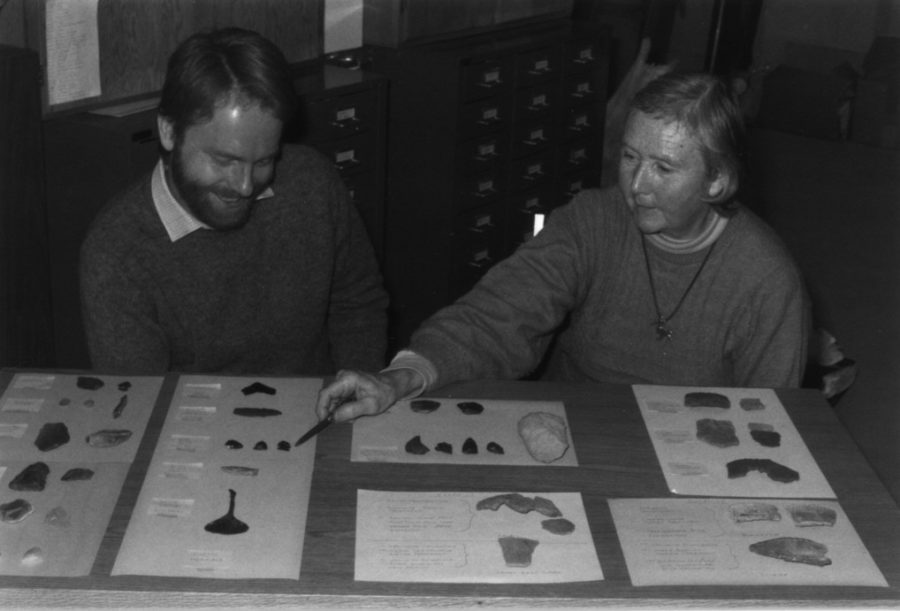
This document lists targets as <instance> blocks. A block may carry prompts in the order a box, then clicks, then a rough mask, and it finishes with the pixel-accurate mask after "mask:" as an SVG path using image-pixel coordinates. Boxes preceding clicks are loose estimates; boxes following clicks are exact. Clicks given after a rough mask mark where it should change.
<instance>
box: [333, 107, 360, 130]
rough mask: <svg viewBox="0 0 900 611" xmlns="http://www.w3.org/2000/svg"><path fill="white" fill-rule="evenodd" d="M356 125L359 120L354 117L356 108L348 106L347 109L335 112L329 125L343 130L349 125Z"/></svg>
mask: <svg viewBox="0 0 900 611" xmlns="http://www.w3.org/2000/svg"><path fill="white" fill-rule="evenodd" d="M357 123H359V119H358V118H357V117H356V108H355V107H353V106H350V107H349V108H341V109H339V110H338V111H336V112H335V113H334V120H333V121H332V122H331V125H332V126H334V127H341V128H343V127H347V126H349V125H356V124H357Z"/></svg>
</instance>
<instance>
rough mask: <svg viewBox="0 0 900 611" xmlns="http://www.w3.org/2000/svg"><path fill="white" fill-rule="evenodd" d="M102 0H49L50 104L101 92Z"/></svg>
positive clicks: (48, 73)
mask: <svg viewBox="0 0 900 611" xmlns="http://www.w3.org/2000/svg"><path fill="white" fill-rule="evenodd" d="M98 3H99V0H47V3H46V5H45V6H46V26H47V30H46V39H47V100H48V103H49V104H50V105H54V104H64V103H66V102H75V101H77V100H82V99H84V98H91V97H95V96H99V95H100V94H101V87H100V35H99V28H98V25H97V5H98Z"/></svg>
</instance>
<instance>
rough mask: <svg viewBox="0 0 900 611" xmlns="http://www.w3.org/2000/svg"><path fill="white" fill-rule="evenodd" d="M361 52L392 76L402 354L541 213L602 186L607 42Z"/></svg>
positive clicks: (564, 28) (566, 32)
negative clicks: (427, 321)
mask: <svg viewBox="0 0 900 611" xmlns="http://www.w3.org/2000/svg"><path fill="white" fill-rule="evenodd" d="M364 51H365V57H366V62H367V63H366V66H367V68H370V69H371V70H373V71H375V72H378V73H380V74H384V75H385V76H387V77H388V78H389V79H390V96H389V133H388V158H389V164H388V200H387V201H388V202H389V208H388V217H387V219H386V251H385V277H386V282H387V285H388V289H389V291H390V293H391V301H392V306H391V320H392V340H393V343H394V344H395V347H402V346H403V345H405V344H406V342H407V341H408V339H409V336H410V334H411V333H412V331H413V330H415V328H416V327H417V326H418V325H419V324H420V323H421V322H422V320H424V319H425V318H426V317H427V316H429V315H430V314H431V313H433V312H434V311H435V310H437V309H438V308H440V307H442V306H444V305H446V304H448V303H450V302H452V301H453V300H454V299H456V298H457V297H459V296H460V295H461V294H463V293H464V292H465V291H467V290H468V289H469V288H471V286H472V285H473V284H474V283H475V282H476V281H477V280H478V279H479V278H480V277H481V276H482V275H483V274H484V273H485V271H487V269H489V268H490V267H491V266H492V265H493V264H495V263H496V262H498V261H500V260H501V259H503V258H505V257H506V256H508V255H509V254H510V253H511V252H512V251H513V250H515V248H517V247H518V246H519V245H521V244H522V243H523V242H524V241H526V240H527V239H529V238H530V237H531V235H532V230H533V226H534V218H535V214H542V213H548V212H550V211H551V210H553V209H554V208H556V207H558V206H560V205H562V204H564V203H566V202H567V201H569V199H571V197H572V195H574V194H575V193H576V192H577V191H578V190H580V189H581V188H583V187H586V186H592V185H598V184H599V181H600V166H601V153H602V150H601V149H602V139H603V133H602V130H603V118H604V116H605V104H606V81H607V70H608V67H607V66H608V60H607V58H608V37H607V34H606V31H605V29H599V28H590V29H585V28H584V27H582V26H577V25H575V24H572V23H571V22H569V21H567V20H561V21H556V22H554V23H551V24H544V25H542V26H541V27H528V28H520V29H513V30H506V31H499V32H493V33H490V34H485V35H479V36H470V37H466V38H456V39H453V40H449V41H448V40H445V41H440V42H433V43H428V44H419V45H413V46H405V47H401V48H399V49H397V48H388V47H377V46H370V47H367V48H366V49H365V50H364Z"/></svg>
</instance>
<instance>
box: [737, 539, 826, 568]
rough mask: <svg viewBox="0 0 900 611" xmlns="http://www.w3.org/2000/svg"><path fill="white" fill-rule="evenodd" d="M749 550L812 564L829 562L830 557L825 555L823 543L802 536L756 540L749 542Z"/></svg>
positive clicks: (818, 564) (819, 564)
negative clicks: (755, 541)
mask: <svg viewBox="0 0 900 611" xmlns="http://www.w3.org/2000/svg"><path fill="white" fill-rule="evenodd" d="M750 551H751V552H753V553H754V554H759V555H760V556H767V557H769V558H778V559H779V560H785V561H787V562H800V563H803V564H810V565H812V566H828V565H829V564H831V559H830V558H828V557H827V556H826V554H827V553H828V548H827V547H826V546H825V545H823V544H821V543H818V542H816V541H812V540H811V539H804V538H802V537H776V538H775V539H766V540H765V541H758V542H757V543H751V544H750Z"/></svg>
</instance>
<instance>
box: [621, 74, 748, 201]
mask: <svg viewBox="0 0 900 611" xmlns="http://www.w3.org/2000/svg"><path fill="white" fill-rule="evenodd" d="M631 108H632V109H633V110H639V111H641V112H643V113H645V114H647V115H650V116H652V117H655V118H658V119H662V120H664V121H674V122H677V123H679V124H681V125H683V126H684V127H685V128H686V129H687V130H688V133H689V134H690V135H691V136H693V137H694V138H696V140H697V142H698V143H699V144H700V149H701V153H702V154H703V159H704V161H705V162H706V166H707V168H708V169H709V171H710V172H718V173H721V174H724V175H725V176H727V177H728V182H729V187H728V189H727V192H726V193H725V194H723V197H721V198H720V203H722V202H724V201H725V200H728V199H730V198H731V197H732V196H733V195H734V194H735V192H736V191H737V190H738V188H739V186H740V185H741V182H742V180H743V178H744V173H745V169H746V168H745V157H746V148H745V147H746V128H745V127H744V120H743V115H742V114H741V108H740V105H739V104H738V102H737V100H736V98H735V96H734V95H733V93H732V91H731V89H730V88H729V86H728V85H727V84H726V83H725V82H724V81H723V80H722V79H721V78H719V77H717V76H713V75H710V74H700V73H694V74H687V73H677V72H669V73H667V74H664V75H662V76H660V77H658V78H656V79H654V80H652V81H650V82H649V83H648V84H647V85H646V86H645V87H644V88H643V89H641V90H640V91H638V93H637V94H635V96H634V99H633V100H632V102H631Z"/></svg>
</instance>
